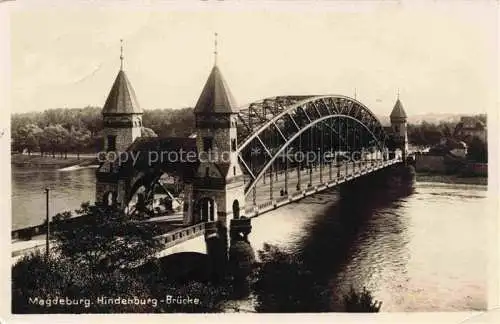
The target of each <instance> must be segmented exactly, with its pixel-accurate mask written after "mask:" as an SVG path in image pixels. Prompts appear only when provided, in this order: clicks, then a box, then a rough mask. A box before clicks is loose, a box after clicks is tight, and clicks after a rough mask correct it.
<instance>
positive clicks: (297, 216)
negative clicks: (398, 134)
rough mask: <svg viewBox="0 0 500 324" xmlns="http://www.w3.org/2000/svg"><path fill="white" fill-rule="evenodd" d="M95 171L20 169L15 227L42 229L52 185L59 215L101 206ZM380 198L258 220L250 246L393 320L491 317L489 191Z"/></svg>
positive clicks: (297, 208)
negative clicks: (287, 259) (405, 315)
mask: <svg viewBox="0 0 500 324" xmlns="http://www.w3.org/2000/svg"><path fill="white" fill-rule="evenodd" d="M94 172H95V170H94V169H82V170H73V171H67V172H62V171H56V170H43V171H40V170H31V169H26V168H15V167H13V170H12V212H13V216H12V224H13V228H20V227H24V226H28V225H35V224H39V223H41V222H42V221H43V219H44V216H45V215H44V208H45V197H44V192H43V190H44V188H45V187H50V188H51V189H52V190H51V206H50V208H51V211H53V212H54V213H55V212H60V211H65V210H73V209H76V208H78V207H79V204H80V203H81V202H83V201H93V200H94V190H95V178H94ZM380 191H382V190H374V192H370V191H366V190H365V191H361V192H359V193H355V194H352V193H347V194H344V193H342V192H340V191H338V190H332V191H329V192H324V193H321V194H318V195H315V196H313V197H308V198H305V199H303V200H301V201H300V202H299V203H294V204H290V205H287V206H284V207H282V208H280V209H278V210H276V211H272V212H269V213H267V214H264V215H262V216H259V217H257V218H255V219H253V220H252V225H253V230H252V233H251V235H250V241H251V244H252V246H253V248H254V249H255V250H256V251H257V250H260V249H262V246H263V244H264V242H267V243H271V244H276V245H279V246H281V247H282V248H284V249H286V250H288V251H290V252H291V253H294V254H296V255H297V256H300V257H301V259H303V260H305V261H306V262H308V264H310V265H311V267H310V269H311V271H312V272H313V273H314V274H315V275H316V277H317V278H319V281H320V282H321V283H322V284H324V285H325V287H326V288H325V289H327V290H329V291H330V292H331V295H332V296H333V297H332V299H333V300H335V299H336V298H337V299H338V300H339V299H340V298H341V297H340V296H342V295H343V294H344V293H346V292H347V291H348V290H349V288H350V287H351V286H353V287H354V288H356V289H361V288H362V287H366V288H367V289H369V290H370V291H371V292H372V294H373V296H374V297H375V298H376V299H377V300H381V301H382V302H383V305H382V311H387V312H394V311H397V312H400V311H465V310H483V309H485V308H486V307H487V278H488V272H487V265H488V249H487V247H488V240H487V238H488V235H487V234H488V227H489V226H490V224H492V223H491V221H492V218H491V216H490V215H489V214H488V213H487V211H486V202H487V201H488V199H487V191H486V187H485V186H470V185H469V186H466V185H452V184H444V183H422V182H418V179H417V182H416V184H415V185H414V187H413V189H412V190H411V192H408V193H402V194H396V195H394V194H387V193H385V192H380ZM290 284H293V283H290ZM338 300H337V301H338Z"/></svg>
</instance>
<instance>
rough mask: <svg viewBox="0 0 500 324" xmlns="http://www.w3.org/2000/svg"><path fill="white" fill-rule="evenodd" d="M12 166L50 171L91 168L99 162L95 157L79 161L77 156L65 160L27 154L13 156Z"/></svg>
mask: <svg viewBox="0 0 500 324" xmlns="http://www.w3.org/2000/svg"><path fill="white" fill-rule="evenodd" d="M11 164H12V165H14V166H16V167H35V168H48V169H62V168H67V167H72V166H80V167H85V166H91V165H97V160H96V158H95V157H94V156H92V157H91V156H81V157H80V159H78V158H77V157H76V156H68V157H67V158H66V159H65V158H60V157H55V158H53V157H52V156H39V155H31V156H29V155H26V154H12V155H11Z"/></svg>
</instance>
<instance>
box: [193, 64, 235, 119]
mask: <svg viewBox="0 0 500 324" xmlns="http://www.w3.org/2000/svg"><path fill="white" fill-rule="evenodd" d="M194 112H195V113H198V114H199V113H202V114H210V113H216V114H228V113H236V112H237V108H236V105H235V104H234V98H233V96H232V95H231V91H229V87H228V86H227V83H226V81H225V80H224V77H223V76H222V73H221V71H220V69H219V67H218V66H217V65H214V67H213V68H212V72H210V75H209V77H208V80H207V82H206V83H205V86H204V87H203V91H202V92H201V95H200V98H199V99H198V102H197V103H196V106H195V108H194Z"/></svg>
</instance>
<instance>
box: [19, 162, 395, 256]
mask: <svg viewBox="0 0 500 324" xmlns="http://www.w3.org/2000/svg"><path fill="white" fill-rule="evenodd" d="M400 162H401V159H393V160H388V161H381V160H373V161H364V162H363V163H360V162H356V164H355V165H354V163H352V162H351V163H349V164H344V165H342V166H341V167H333V166H332V167H331V171H330V167H329V166H323V167H322V168H320V167H319V166H318V167H317V168H315V169H313V172H312V176H311V175H309V170H308V169H305V170H302V171H301V173H300V180H301V181H300V183H301V188H300V190H297V187H296V185H297V183H298V174H297V170H296V169H294V170H289V173H288V180H287V182H288V190H287V191H288V194H284V195H283V196H281V195H280V191H281V190H285V173H284V172H278V174H277V175H276V173H273V176H272V177H273V180H272V182H273V190H272V197H271V190H270V175H269V174H268V175H267V176H266V179H265V180H264V179H262V180H260V182H259V183H258V184H257V186H256V189H255V203H254V195H253V192H252V191H251V192H249V193H248V195H247V197H246V208H245V216H247V217H256V216H258V215H261V214H263V213H265V212H268V211H270V210H273V209H276V208H279V207H281V206H283V205H286V204H289V203H291V202H294V201H297V200H300V199H302V198H304V197H307V196H311V195H313V194H315V193H317V192H321V191H323V190H326V189H328V188H331V187H335V186H337V185H339V184H342V183H345V182H348V181H351V180H353V179H356V178H359V177H361V176H363V175H365V174H369V173H372V172H375V171H377V170H380V169H383V168H386V167H388V166H390V165H393V164H396V163H400ZM330 175H331V177H330ZM264 181H265V182H264ZM149 221H154V222H157V223H158V224H159V226H160V227H162V228H163V229H164V231H165V233H164V234H162V235H161V236H160V238H161V240H162V242H163V243H164V244H165V250H167V249H169V248H172V247H173V246H175V245H177V244H180V243H183V242H185V241H188V240H191V239H194V238H196V237H199V236H201V235H203V234H204V232H205V223H200V224H195V225H191V226H184V225H183V224H182V216H181V215H180V214H179V215H172V216H166V217H158V218H155V219H150V220H149ZM44 248H45V236H44V235H39V236H35V237H33V239H31V240H28V241H22V240H15V241H13V242H12V261H13V262H16V260H18V259H19V258H20V257H22V255H24V254H26V253H28V252H31V251H34V250H35V249H40V250H43V249H44Z"/></svg>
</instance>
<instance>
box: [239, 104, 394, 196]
mask: <svg viewBox="0 0 500 324" xmlns="http://www.w3.org/2000/svg"><path fill="white" fill-rule="evenodd" d="M238 117H239V124H238V140H239V141H240V145H239V146H238V150H237V151H238V157H239V161H240V164H241V165H242V169H243V170H244V172H245V173H246V175H247V178H248V181H247V183H246V187H245V193H246V194H247V195H248V193H249V192H250V191H251V189H252V188H254V187H255V185H256V183H257V181H259V180H260V179H262V178H263V177H264V176H265V174H266V173H268V172H272V171H278V170H283V169H284V168H285V167H286V168H288V167H290V165H291V166H292V167H297V166H298V167H299V168H302V167H303V166H305V165H304V163H303V162H302V161H300V162H298V161H296V162H294V161H290V160H289V158H287V157H284V158H282V159H279V157H283V154H284V153H285V152H287V154H288V152H290V151H292V152H296V153H297V152H300V153H302V154H305V153H307V152H315V153H319V154H320V156H324V154H325V153H326V152H330V153H332V152H344V153H346V154H348V153H353V152H360V151H363V152H367V151H368V152H375V151H377V152H385V150H386V146H387V140H388V136H387V134H386V132H385V131H384V128H383V126H382V124H381V123H380V121H379V120H378V118H377V117H376V116H375V115H374V114H373V113H372V112H371V111H370V109H369V108H368V107H366V106H365V105H364V104H362V103H361V102H359V101H357V100H356V99H353V98H350V97H346V96H341V95H324V96H283V97H273V98H267V99H264V100H261V101H258V102H255V103H252V104H250V105H249V106H248V107H246V108H244V109H241V110H240V112H239V115H238ZM319 154H318V155H319ZM317 163H324V159H323V158H320V159H318V160H317V161H315V162H312V164H317ZM330 163H332V162H330Z"/></svg>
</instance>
